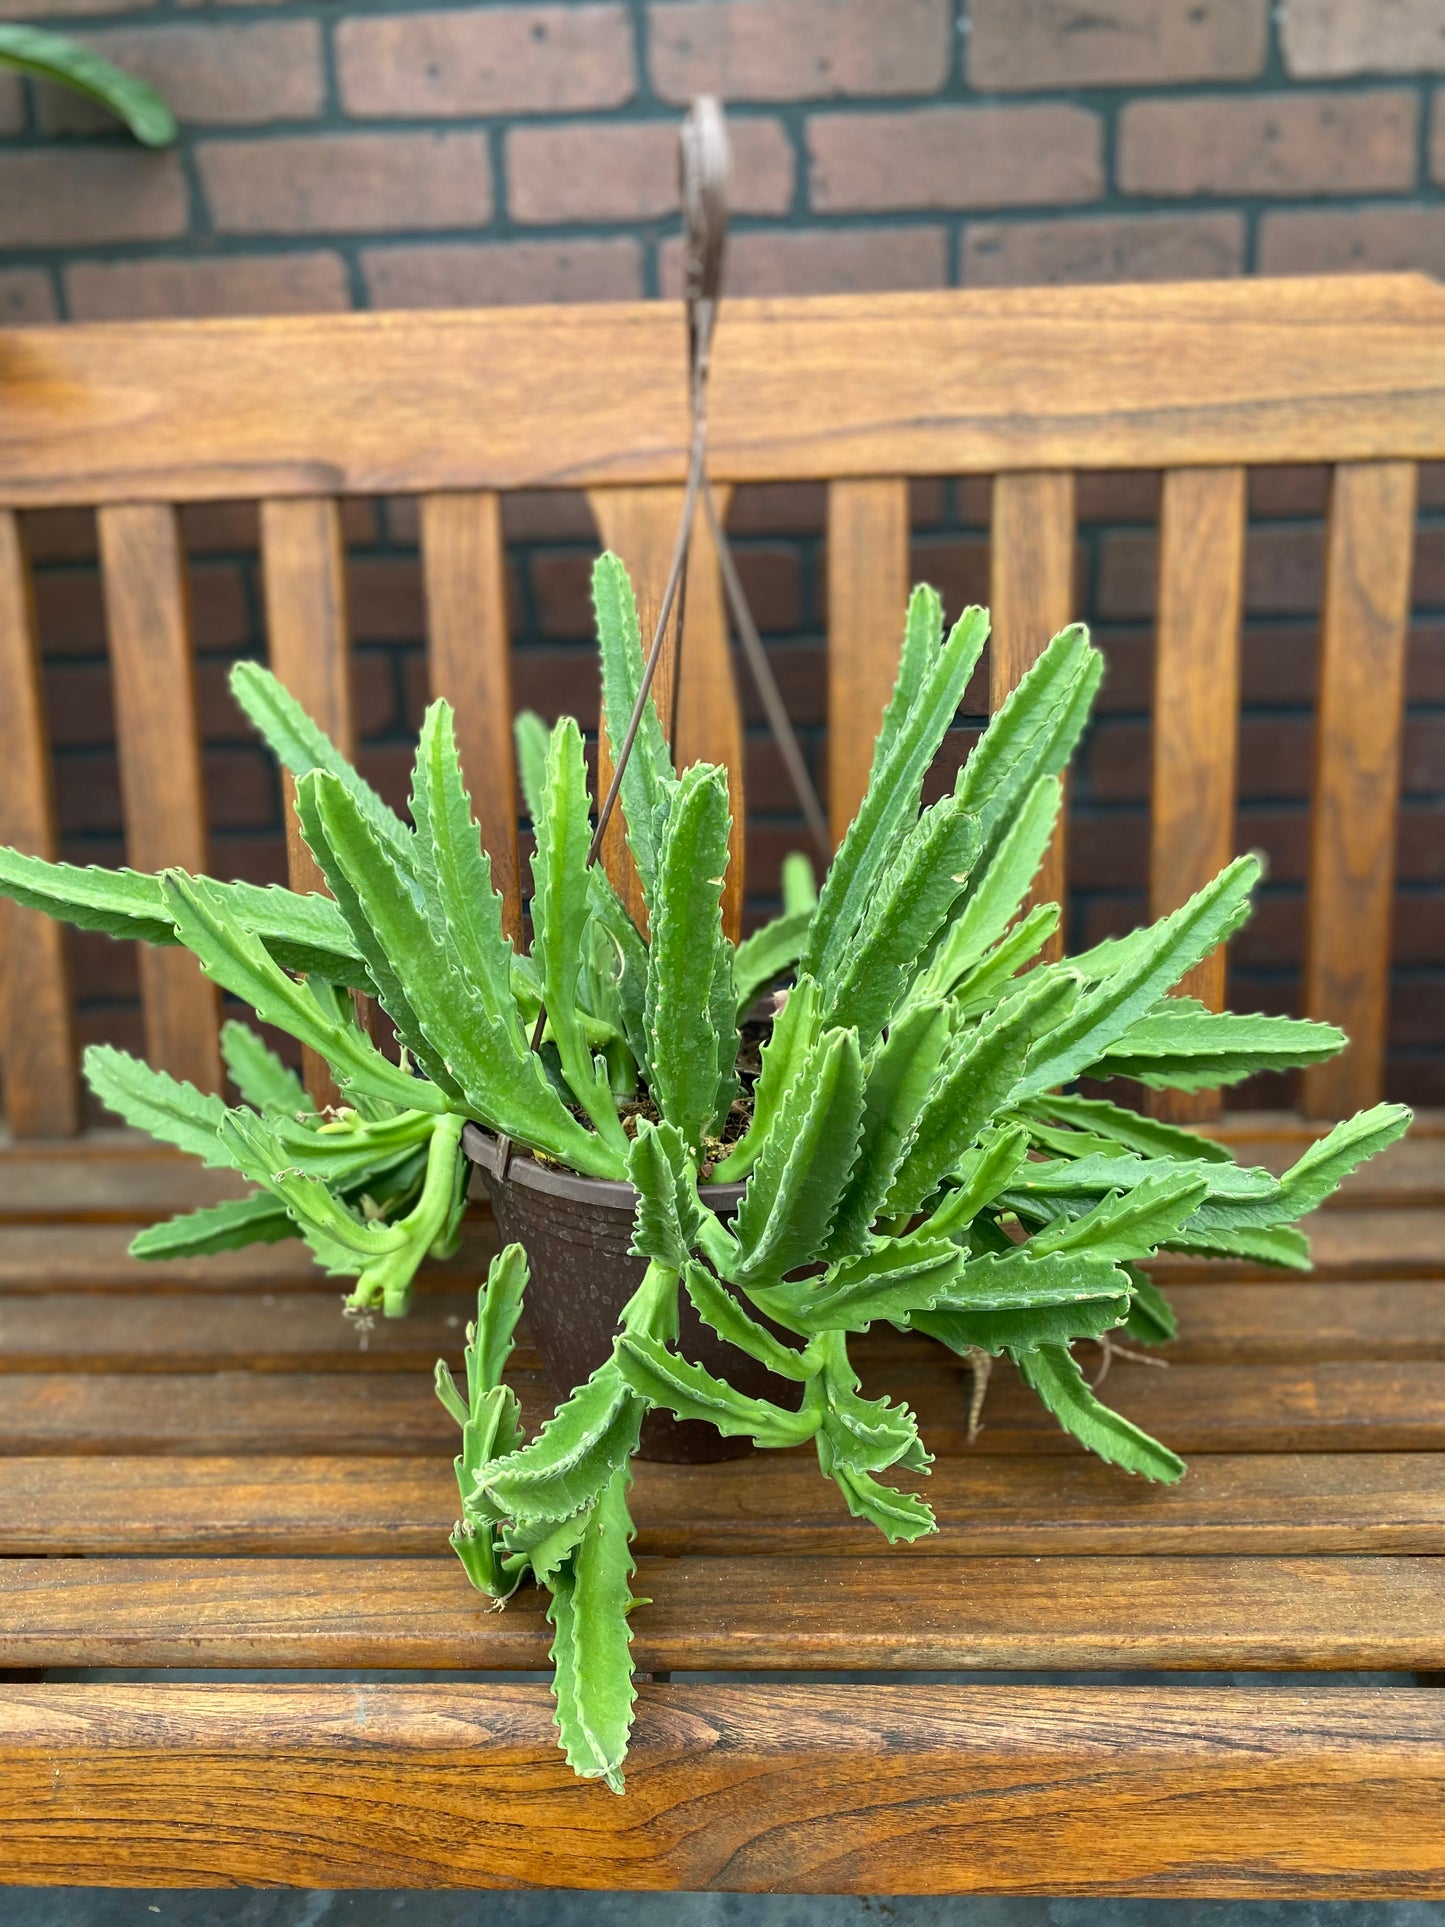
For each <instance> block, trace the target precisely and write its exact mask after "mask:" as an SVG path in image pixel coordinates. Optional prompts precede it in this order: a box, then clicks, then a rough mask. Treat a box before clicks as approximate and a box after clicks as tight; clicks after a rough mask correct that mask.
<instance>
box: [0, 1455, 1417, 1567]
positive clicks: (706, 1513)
mask: <svg viewBox="0 0 1445 1927" xmlns="http://www.w3.org/2000/svg"><path fill="white" fill-rule="evenodd" d="M633 1469H634V1472H635V1474H636V1483H635V1485H634V1488H633V1498H632V1501H631V1503H632V1506H633V1510H634V1513H635V1515H636V1518H637V1523H638V1545H639V1549H640V1551H641V1552H642V1553H643V1554H646V1555H658V1556H678V1555H682V1554H685V1553H693V1554H703V1555H712V1556H723V1555H728V1556H731V1555H738V1556H747V1557H750V1556H753V1555H757V1554H762V1553H768V1554H775V1555H778V1556H791V1557H797V1556H802V1555H804V1554H806V1555H808V1556H810V1557H837V1556H843V1555H847V1554H862V1555H872V1556H873V1557H875V1558H877V1557H878V1556H880V1555H879V1548H878V1535H877V1531H876V1529H875V1528H874V1527H873V1526H871V1525H869V1524H867V1523H866V1521H861V1520H857V1519H852V1518H850V1517H849V1516H848V1513H847V1512H846V1510H845V1509H844V1507H843V1505H842V1503H841V1501H840V1500H838V1499H837V1498H836V1497H835V1496H834V1494H833V1493H832V1491H831V1490H830V1488H829V1487H828V1486H827V1485H826V1484H825V1483H824V1481H823V1480H822V1478H821V1477H820V1476H819V1473H818V1469H817V1466H816V1464H810V1463H809V1462H808V1461H807V1459H806V1458H804V1457H802V1456H795V1457H794V1456H788V1455H786V1454H777V1453H769V1454H766V1455H764V1454H759V1455H758V1456H756V1457H754V1458H748V1459H735V1460H729V1461H728V1462H726V1463H725V1464H721V1465H712V1466H706V1467H697V1466H675V1465H658V1464H650V1463H647V1462H645V1461H639V1462H638V1463H637V1464H636V1465H635V1466H634V1468H633ZM927 1490H928V1500H929V1504H930V1505H931V1506H932V1507H933V1509H934V1511H935V1513H936V1514H937V1516H938V1519H939V1522H940V1525H941V1528H942V1530H941V1531H940V1532H939V1533H938V1534H937V1535H936V1536H935V1537H931V1538H928V1539H921V1540H919V1542H918V1544H917V1546H916V1547H914V1548H913V1550H912V1553H911V1554H910V1556H917V1557H925V1558H934V1557H957V1556H962V1555H968V1556H970V1557H982V1556H1007V1557H1011V1558H1045V1557H1048V1556H1050V1555H1058V1554H1067V1555H1070V1556H1087V1557H1095V1556H1101V1555H1106V1554H1141V1553H1147V1554H1150V1555H1154V1556H1160V1555H1164V1554H1189V1555H1194V1556H1201V1555H1213V1554H1261V1553H1271V1554H1278V1555H1280V1556H1285V1555H1288V1556H1292V1557H1302V1556H1306V1555H1310V1554H1320V1555H1323V1554H1331V1555H1341V1554H1346V1553H1378V1554H1386V1553H1390V1554H1398V1553H1420V1554H1431V1555H1434V1554H1440V1553H1445V1480H1442V1479H1441V1477H1440V1460H1439V1458H1438V1457H1437V1456H1435V1455H1432V1454H1430V1453H1384V1452H1381V1453H1368V1454H1347V1453H1310V1454H1278V1455H1273V1456H1255V1455H1249V1454H1237V1453H1236V1454H1227V1453H1221V1454H1208V1455H1205V1456H1204V1457H1201V1458H1199V1459H1197V1460H1196V1461H1195V1462H1194V1464H1193V1465H1191V1466H1190V1468H1189V1474H1188V1477H1187V1478H1185V1479H1184V1480H1182V1481H1181V1482H1180V1483H1179V1484H1178V1485H1174V1486H1155V1485H1146V1484H1144V1483H1143V1482H1142V1481H1141V1480H1138V1479H1130V1478H1126V1477H1125V1476H1124V1475H1123V1474H1122V1473H1120V1472H1118V1471H1115V1470H1114V1469H1113V1468H1112V1467H1109V1466H1106V1465H1103V1464H1101V1463H1100V1462H1099V1461H1098V1460H1097V1459H1089V1458H1084V1457H1078V1458H1052V1457H1043V1456H1037V1455H1036V1456H1032V1457H1015V1458H988V1457H983V1456H979V1455H974V1456H971V1457H968V1458H941V1459H939V1461H938V1462H937V1464H936V1465H935V1467H934V1470H933V1473H932V1476H931V1478H930V1479H929V1481H928V1487H927ZM456 1515H457V1488H456V1478H455V1475H454V1473H453V1471H452V1467H451V1464H450V1462H449V1461H448V1460H447V1458H446V1457H445V1455H444V1454H442V1453H439V1452H438V1453H431V1454H428V1455H427V1456H425V1457H421V1458H413V1459H404V1458H396V1459H377V1458H371V1459H363V1458H340V1457H334V1456H332V1457H319V1456H316V1455H314V1454H299V1455H294V1456H292V1455H286V1456H281V1455H278V1454H275V1453H271V1454H258V1455H256V1456H254V1457H245V1458H242V1457H225V1456H222V1455H219V1454H217V1453H215V1452H214V1451H208V1452H203V1453H201V1454H200V1455H198V1456H196V1457H187V1458H159V1457H149V1458H137V1457H129V1458H125V1457H114V1456H110V1455H103V1454H97V1455H87V1456H77V1457H71V1458H62V1457H55V1456H48V1457H39V1458H0V1556H8V1557H21V1556H26V1555H39V1554H42V1553H46V1554H54V1555H61V1556H72V1555H79V1554H84V1555H91V1554H102V1553H115V1554H123V1553H136V1554H142V1555H146V1556H152V1555H155V1554H160V1553H170V1554H180V1553H205V1554H210V1553H217V1552H225V1553H229V1554H234V1555H238V1556H239V1555H243V1554H244V1555H257V1556H262V1555H268V1554H270V1555H278V1556H280V1555H285V1556H305V1555H318V1556H319V1555H321V1554H342V1555H346V1556H350V1557H358V1558H359V1557H372V1556H392V1555H406V1556H411V1557H428V1556H435V1555H436V1554H437V1551H438V1548H439V1547H440V1546H441V1545H442V1543H443V1542H444V1540H445V1537H446V1535H447V1533H448V1532H449V1531H450V1530H451V1527H452V1524H453V1522H454V1521H455V1519H456Z"/></svg>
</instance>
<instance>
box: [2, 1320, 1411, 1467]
mask: <svg viewBox="0 0 1445 1927" xmlns="http://www.w3.org/2000/svg"><path fill="white" fill-rule="evenodd" d="M510 1377H511V1382H512V1383H513V1384H514V1385H515V1386H516V1388H517V1391H518V1393H519V1395H520V1397H521V1399H522V1402H523V1415H524V1418H525V1419H526V1421H527V1422H528V1423H529V1424H531V1425H538V1424H540V1423H541V1422H542V1420H543V1419H544V1418H545V1417H546V1416H547V1415H548V1413H549V1412H550V1411H551V1409H552V1405H553V1403H554V1399H555V1395H554V1393H553V1392H552V1389H551V1385H550V1382H549V1381H548V1380H546V1379H545V1378H544V1377H543V1376H542V1374H541V1373H531V1372H516V1373H513V1374H511V1375H510ZM865 1384H866V1385H867V1386H868V1389H869V1390H870V1392H871V1393H872V1394H873V1395H877V1394H878V1393H880V1392H883V1391H887V1392H888V1393H890V1394H891V1395H892V1396H894V1397H902V1398H906V1399H907V1400H908V1402H909V1403H910V1404H911V1405H912V1406H913V1407H914V1409H915V1411H916V1412H917V1414H918V1419H919V1424H920V1426H921V1428H922V1431H923V1436H924V1439H925V1441H926V1443H927V1444H928V1446H929V1448H930V1450H932V1451H934V1452H939V1453H949V1454H953V1453H958V1452H961V1451H962V1450H963V1449H964V1443H965V1440H964V1426H965V1421H966V1412H967V1399H966V1398H965V1396H964V1394H963V1391H962V1389H961V1386H960V1383H959V1380H958V1375H957V1374H956V1373H948V1374H945V1373H943V1372H941V1371H940V1370H939V1368H938V1365H937V1364H936V1362H935V1361H934V1359H933V1357H932V1356H931V1355H930V1354H929V1353H927V1352H925V1351H924V1350H923V1349H922V1347H921V1346H920V1352H919V1356H918V1357H917V1359H915V1360H910V1359H906V1358H903V1357H899V1358H896V1359H890V1360H889V1363H888V1367H887V1369H886V1370H879V1371H876V1372H873V1373H870V1374H869V1375H868V1377H867V1379H865ZM1109 1398H1110V1402H1111V1403H1112V1404H1114V1405H1117V1406H1118V1407H1119V1409H1120V1410H1121V1411H1122V1412H1124V1413H1125V1415H1126V1416H1127V1417H1129V1418H1131V1419H1133V1420H1134V1422H1135V1423H1136V1424H1138V1425H1142V1426H1143V1427H1144V1428H1145V1429H1146V1430H1147V1431H1151V1432H1154V1433H1156V1434H1158V1435H1159V1436H1161V1437H1162V1438H1163V1439H1164V1440H1165V1442H1166V1443H1167V1444H1169V1445H1171V1446H1172V1447H1173V1448H1174V1449H1175V1450H1176V1451H1178V1452H1182V1453H1183V1454H1185V1455H1186V1457H1187V1456H1189V1455H1190V1454H1192V1453H1198V1452H1420V1451H1425V1452H1434V1451H1442V1450H1445V1374H1442V1373H1441V1371H1440V1369H1439V1367H1438V1365H1436V1364H1434V1363H1433V1362H1430V1361H1426V1360H1414V1359H1397V1360H1390V1361H1375V1360H1370V1359H1362V1360H1352V1361H1349V1362H1345V1363H1330V1362H1328V1361H1326V1362H1324V1363H1320V1364H1302V1363H1299V1362H1297V1361H1295V1360H1290V1361H1288V1362H1286V1363H1283V1364H1277V1365H1228V1366H1216V1365H1174V1366H1171V1367H1170V1369H1169V1370H1168V1371H1167V1372H1162V1371H1159V1370H1148V1369H1146V1368H1145V1367H1143V1366H1141V1365H1135V1364H1131V1363H1127V1362H1125V1363H1120V1364H1116V1365H1115V1366H1114V1369H1113V1372H1112V1373H1111V1375H1110V1380H1109ZM456 1442H457V1434H456V1428H455V1425H454V1423H453V1421H452V1420H451V1419H450V1418H449V1417H448V1416H447V1414H446V1413H445V1412H444V1411H443V1410H442V1408H441V1406H440V1404H439V1403H438V1401H437V1400H436V1398H435V1397H434V1395H433V1393H432V1389H431V1386H430V1384H429V1383H428V1382H427V1381H426V1380H425V1379H424V1378H422V1379H418V1380H412V1379H411V1378H410V1377H406V1376H398V1375H396V1374H394V1373H377V1372H367V1373H359V1374H339V1373H335V1372H248V1371H229V1372H217V1373H204V1372H203V1373H188V1372H170V1373H167V1374H165V1377H164V1382H163V1383H161V1382H158V1381H157V1380H156V1379H155V1378H152V1377H150V1376H149V1375H147V1374H144V1373H113V1372H67V1373H64V1374H51V1373H44V1372H15V1373H11V1374H10V1375H8V1376H6V1377H0V1452H4V1453H19V1454H26V1453H32V1452H63V1453H72V1452H81V1453H85V1452H126V1453H129V1452H168V1453H189V1452H198V1451H205V1450H207V1449H212V1450H214V1449H216V1448H218V1447H219V1448H221V1449H223V1450H230V1451H238V1452H247V1451H250V1452H273V1451H276V1450H278V1449H289V1450H292V1451H296V1452H356V1453H361V1454H368V1455H369V1454H377V1455H380V1456H382V1457H395V1456H397V1455H400V1454H405V1453H408V1452H415V1451H439V1452H443V1453H445V1454H446V1455H447V1456H450V1454H451V1453H452V1452H453V1451H454V1450H455V1448H456ZM1082 1449H1083V1448H1082V1447H1080V1446H1078V1445H1077V1444H1076V1443H1075V1441H1074V1440H1073V1439H1072V1438H1071V1437H1070V1436H1069V1435H1068V1434H1067V1433H1065V1432H1063V1431H1061V1430H1060V1429H1059V1427H1058V1425H1057V1424H1056V1423H1055V1421H1054V1419H1053V1418H1052V1417H1051V1416H1050V1415H1049V1413H1048V1412H1047V1411H1045V1410H1044V1408H1043V1407H1042V1406H1041V1405H1040V1404H1039V1402H1038V1400H1037V1399H1036V1398H1035V1397H1034V1396H1033V1394H1032V1393H1030V1392H1028V1391H1026V1389H1025V1388H1024V1387H1023V1386H1022V1384H1020V1383H1019V1382H1018V1380H1017V1379H1016V1377H1015V1376H1014V1374H1013V1373H1012V1371H1011V1369H1010V1368H1009V1367H1007V1366H1004V1367H1002V1368H1001V1369H1000V1370H998V1371H997V1372H996V1373H995V1374H994V1383H993V1384H992V1386H991V1388H990V1391H989V1401H988V1407H987V1412H986V1418H985V1424H984V1429H983V1431H982V1432H981V1433H980V1435H979V1437H978V1439H977V1440H976V1442H975V1443H974V1445H973V1446H972V1447H971V1448H970V1450H971V1452H972V1453H973V1454H974V1455H976V1456H981V1457H988V1456H992V1455H993V1454H996V1453H1002V1454H1009V1453H1014V1452H1020V1451H1038V1452H1061V1453H1073V1452H1077V1451H1081V1450H1082Z"/></svg>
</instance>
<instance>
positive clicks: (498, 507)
mask: <svg viewBox="0 0 1445 1927" xmlns="http://www.w3.org/2000/svg"><path fill="white" fill-rule="evenodd" d="M421 559H422V573H423V579H424V581H425V584H426V625H427V671H428V676H429V678H430V682H431V693H432V695H433V696H434V697H435V696H445V697H446V699H447V701H448V702H449V703H450V704H451V705H452V708H453V709H454V710H455V712H456V732H457V747H458V750H459V751H460V753H461V761H462V773H463V775H464V776H465V777H466V779H467V787H468V789H469V791H470V792H471V798H472V813H473V815H474V816H475V817H476V819H477V822H478V823H479V824H480V826H481V832H482V844H483V847H484V848H485V849H486V850H487V851H488V853H489V854H490V856H491V859H492V883H493V886H494V887H495V888H496V889H497V890H498V891H499V892H500V894H501V898H502V921H503V923H504V924H505V925H506V929H507V933H508V935H509V936H510V937H512V938H513V939H514V940H515V939H518V938H520V937H521V935H522V896H521V885H520V881H519V876H518V869H517V759H516V749H515V746H514V744H513V740H512V711H513V704H512V651H511V637H510V634H509V631H508V628H507V558H506V550H505V548H504V546H503V542H502V503H501V497H500V496H498V495H497V494H496V493H495V492H494V491H492V490H490V489H487V490H481V491H478V492H476V493H471V494H461V495H427V496H424V497H423V498H422V504H421Z"/></svg>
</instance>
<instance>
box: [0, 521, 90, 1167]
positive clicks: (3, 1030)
mask: <svg viewBox="0 0 1445 1927" xmlns="http://www.w3.org/2000/svg"><path fill="white" fill-rule="evenodd" d="M0 689H3V690H4V692H5V694H4V701H3V702H0V772H3V774H0V843H7V844H11V845H13V846H14V848H16V849H18V850H24V851H25V852H26V853H27V855H30V856H44V857H51V858H54V857H55V856H56V855H57V854H58V846H57V843H56V833H55V793H54V785H53V782H52V779H51V770H50V733H49V730H48V728H47V726H46V719H45V696H44V691H43V688H42V686H41V671H40V646H39V638H38V636H37V634H36V629H35V605H34V597H33V594H32V591H31V580H30V569H29V564H28V559H27V557H26V553H25V541H24V536H23V534H22V532H21V528H20V524H19V521H18V520H17V518H16V517H15V516H14V515H13V514H10V513H8V512H6V511H0ZM0 999H3V1009H0V1071H3V1075H4V1088H5V1119H6V1122H7V1124H8V1125H9V1127H10V1129H11V1131H12V1132H13V1133H14V1134H15V1136H16V1137H17V1138H34V1137H66V1138H68V1137H73V1136H74V1135H75V1133H76V1132H77V1131H78V1130H79V1129H80V1085H79V1082H78V1080H77V1077H76V1068H75V1026H74V1022H73V1016H72V1004H71V991H70V960H69V956H68V953H67V949H66V942H65V932H64V930H63V928H62V927H61V925H59V924H58V923H54V922H52V920H51V919H50V918H49V917H47V916H45V915H44V914H43V913H42V912H41V911H39V910H21V909H20V908H19V907H18V906H17V905H14V904H6V905H5V906H4V908H3V909H0Z"/></svg>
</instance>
